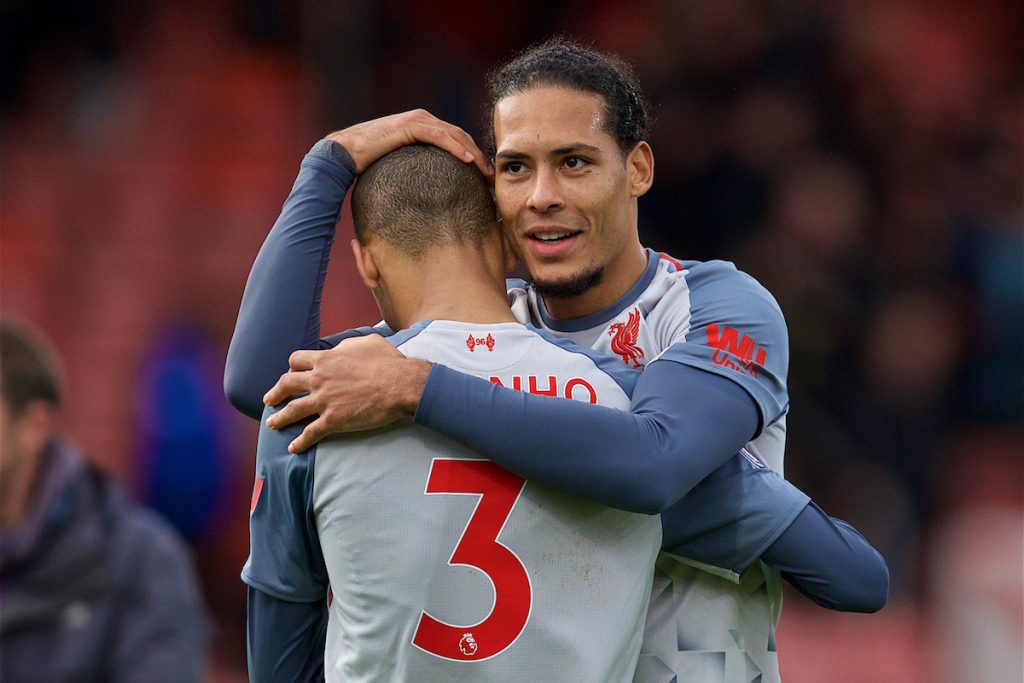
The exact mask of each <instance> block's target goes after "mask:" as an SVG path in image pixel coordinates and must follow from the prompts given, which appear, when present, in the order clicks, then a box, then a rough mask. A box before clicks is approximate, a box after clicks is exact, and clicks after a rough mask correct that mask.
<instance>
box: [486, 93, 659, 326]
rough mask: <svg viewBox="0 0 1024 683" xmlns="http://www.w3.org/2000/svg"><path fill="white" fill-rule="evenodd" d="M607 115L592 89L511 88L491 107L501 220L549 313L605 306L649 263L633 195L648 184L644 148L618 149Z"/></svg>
mask: <svg viewBox="0 0 1024 683" xmlns="http://www.w3.org/2000/svg"><path fill="white" fill-rule="evenodd" d="M604 117H605V106H604V101H603V100H602V98H601V97H599V96H598V95H595V94H592V93H585V92H581V91H578V90H572V89H568V88H564V87H557V86H539V87H536V88H532V89H530V90H527V91H525V92H521V93H518V94H515V95H510V96H508V97H505V98H504V99H502V100H500V101H499V102H498V103H497V106H496V107H495V111H494V137H495V144H496V153H495V160H494V162H495V182H494V185H495V195H496V200H497V203H498V209H499V213H500V215H501V220H502V226H503V228H504V230H505V232H506V235H507V236H508V238H509V241H510V242H511V244H512V247H513V249H514V250H515V252H516V255H517V256H519V258H520V259H521V260H522V262H523V263H524V264H525V265H526V267H527V269H528V270H529V271H530V275H531V277H532V278H533V280H534V283H535V286H536V287H537V289H538V291H539V292H540V293H541V294H542V295H543V296H544V297H545V302H546V303H547V305H548V309H549V310H550V311H551V313H552V314H554V315H556V316H561V317H577V316H581V315H586V314H588V313H592V312H594V311H596V310H599V309H600V308H602V307H604V306H607V305H610V304H611V303H613V302H614V301H615V300H616V299H618V298H619V297H620V296H621V295H622V294H623V293H624V292H625V291H626V290H628V289H629V287H630V286H632V285H633V283H634V282H635V281H636V280H637V278H639V277H640V275H641V274H642V273H643V270H644V267H645V265H646V257H645V255H644V252H643V250H642V248H641V247H640V242H639V238H638V236H637V213H636V197H638V196H639V195H640V194H643V193H644V192H646V190H647V188H648V187H649V186H650V176H651V175H652V173H653V159H651V157H650V147H648V146H647V144H646V143H640V144H639V145H638V146H637V148H636V149H634V150H633V151H632V152H630V153H629V154H628V155H623V153H622V151H621V150H620V149H619V147H618V145H617V144H616V142H615V139H614V138H613V137H612V136H611V135H610V134H609V133H607V132H606V131H605V130H604V128H605V119H604ZM645 164H646V166H645Z"/></svg>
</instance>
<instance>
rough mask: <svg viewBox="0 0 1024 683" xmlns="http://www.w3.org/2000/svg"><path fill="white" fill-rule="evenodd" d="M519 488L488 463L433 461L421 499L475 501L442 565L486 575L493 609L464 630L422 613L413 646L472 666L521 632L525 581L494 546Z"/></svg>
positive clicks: (528, 597)
mask: <svg viewBox="0 0 1024 683" xmlns="http://www.w3.org/2000/svg"><path fill="white" fill-rule="evenodd" d="M525 484H526V480H525V479H523V478H521V477H517V476H516V475H514V474H512V473H511V472H508V471H506V470H504V469H502V468H501V467H498V466H497V465H495V464H494V463H493V462H490V461H489V460H448V459H443V458H435V459H434V461H433V463H431V467H430V477H429V478H428V479H427V490H426V492H427V493H450V494H475V495H478V496H480V500H479V502H478V503H477V506H476V510H474V511H473V516H472V517H470V518H469V522H468V523H467V524H466V528H465V530H464V531H463V532H462V538H460V539H459V543H458V545H456V546H455V551H454V552H452V556H451V559H449V560H448V564H449V565H465V566H469V567H474V568H476V569H479V570H480V571H482V572H483V573H484V574H486V575H487V577H488V578H489V579H490V580H491V583H492V584H493V585H494V607H493V608H491V613H490V614H488V615H487V616H486V617H484V619H483V620H482V621H481V622H480V623H478V624H473V625H470V626H456V625H454V624H447V623H445V622H443V621H439V620H438V619H435V618H434V617H432V616H430V615H429V614H427V613H426V612H423V613H422V614H421V615H420V623H419V625H418V626H417V627H416V634H415V635H414V636H413V639H412V644H413V645H415V646H416V647H418V648H420V649H421V650H424V651H426V652H429V653H430V654H433V655H437V656H438V657H444V658H445V659H451V660H455V661H459V662H477V661H480V660H483V659H487V658H489V657H493V656H494V655H496V654H499V653H501V652H503V651H504V650H505V649H506V648H508V647H509V646H510V645H511V644H512V643H514V642H515V641H516V639H517V638H518V637H519V634H520V633H522V632H523V629H524V628H526V622H527V621H528V620H529V618H530V609H531V605H532V601H533V600H532V599H533V590H532V588H531V587H530V576H529V575H528V574H527V573H526V567H524V566H523V563H522V562H520V561H519V558H518V557H516V554H515V553H513V552H512V551H511V550H509V549H508V548H507V547H505V546H504V545H502V544H501V543H500V542H499V541H498V540H497V539H498V534H499V533H501V529H502V527H504V526H505V520H507V519H508V516H509V514H510V513H511V512H512V508H513V506H514V505H515V504H516V501H517V500H518V499H519V494H520V493H522V491H523V486H524V485H525Z"/></svg>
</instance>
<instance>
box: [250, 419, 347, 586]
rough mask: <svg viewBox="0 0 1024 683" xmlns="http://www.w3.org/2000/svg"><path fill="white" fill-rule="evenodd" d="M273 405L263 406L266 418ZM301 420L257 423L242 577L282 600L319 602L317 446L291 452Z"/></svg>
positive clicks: (322, 570) (323, 579)
mask: <svg viewBox="0 0 1024 683" xmlns="http://www.w3.org/2000/svg"><path fill="white" fill-rule="evenodd" d="M276 410H277V408H267V409H266V411H265V413H264V422H265V421H266V418H267V417H269V416H270V415H271V414H273V413H274V412H276ZM303 427H305V423H300V424H297V425H292V426H290V427H288V428H286V429H283V430H280V431H275V430H272V429H270V428H269V427H267V426H266V425H265V424H264V425H263V426H261V427H260V435H259V442H258V444H257V448H256V482H255V487H254V490H253V504H252V510H251V512H250V515H249V559H248V560H247V561H246V563H245V566H244V567H243V569H242V580H243V581H244V582H245V583H246V584H247V585H248V586H250V587H252V588H255V589H257V590H260V591H262V592H263V593H266V594H267V595H270V596H272V597H275V598H278V599H280V600H285V601H290V602H318V601H321V600H325V599H326V598H327V589H328V585H329V579H328V576H327V567H326V564H325V562H324V557H323V553H322V552H321V550H320V539H319V535H318V534H317V530H316V519H315V517H314V515H313V504H312V499H313V472H314V467H315V464H316V452H315V448H314V449H311V450H310V451H309V453H308V455H307V456H304V457H295V456H293V455H291V454H290V453H289V452H288V444H289V443H290V442H291V440H292V439H294V438H295V437H297V436H298V435H299V433H300V432H301V430H302V429H303Z"/></svg>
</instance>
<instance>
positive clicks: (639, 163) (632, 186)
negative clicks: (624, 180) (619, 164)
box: [626, 140, 654, 197]
mask: <svg viewBox="0 0 1024 683" xmlns="http://www.w3.org/2000/svg"><path fill="white" fill-rule="evenodd" d="M626 174H627V176H628V178H629V195H630V196H631V197H640V196H641V195H644V194H646V193H647V190H649V189H651V184H652V183H653V182H654V152H653V151H652V150H651V146H650V145H648V144H647V143H646V142H644V141H642V140H641V141H640V142H638V143H636V147H634V148H633V150H632V151H631V152H630V153H629V154H627V155H626Z"/></svg>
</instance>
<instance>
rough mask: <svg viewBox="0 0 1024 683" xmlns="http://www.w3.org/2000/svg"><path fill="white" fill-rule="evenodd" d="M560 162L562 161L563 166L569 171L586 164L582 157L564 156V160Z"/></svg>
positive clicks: (578, 168) (576, 169)
mask: <svg viewBox="0 0 1024 683" xmlns="http://www.w3.org/2000/svg"><path fill="white" fill-rule="evenodd" d="M562 163H564V164H565V167H566V168H567V169H569V170H570V171H578V170H580V169H581V168H583V167H584V166H586V165H587V161H586V159H583V158H582V157H566V158H565V161H564V162H562Z"/></svg>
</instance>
